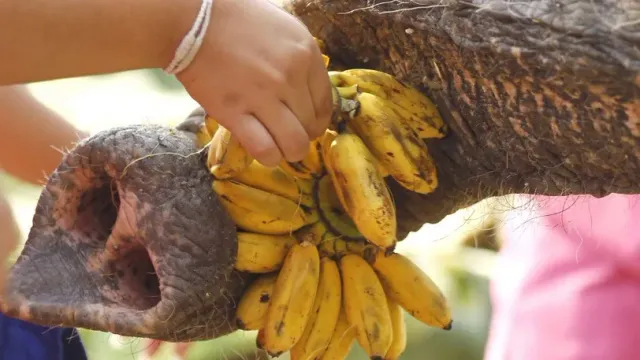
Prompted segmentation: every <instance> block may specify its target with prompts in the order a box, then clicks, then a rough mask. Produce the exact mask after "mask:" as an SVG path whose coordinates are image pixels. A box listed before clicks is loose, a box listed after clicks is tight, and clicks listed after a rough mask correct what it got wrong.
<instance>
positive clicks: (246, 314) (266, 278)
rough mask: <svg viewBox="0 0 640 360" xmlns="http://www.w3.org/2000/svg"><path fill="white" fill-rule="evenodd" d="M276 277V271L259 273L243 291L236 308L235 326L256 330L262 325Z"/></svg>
mask: <svg viewBox="0 0 640 360" xmlns="http://www.w3.org/2000/svg"><path fill="white" fill-rule="evenodd" d="M277 277H278V274H277V273H271V274H265V275H261V276H259V277H258V278H257V279H255V280H254V281H253V282H252V283H251V285H249V287H248V288H247V290H245V291H244V294H242V298H240V302H239V303H238V307H237V309H236V326H238V328H239V329H241V330H258V329H260V328H262V327H263V325H264V323H265V319H266V314H267V309H269V302H270V301H271V295H272V293H273V287H274V285H275V283H276V279H277Z"/></svg>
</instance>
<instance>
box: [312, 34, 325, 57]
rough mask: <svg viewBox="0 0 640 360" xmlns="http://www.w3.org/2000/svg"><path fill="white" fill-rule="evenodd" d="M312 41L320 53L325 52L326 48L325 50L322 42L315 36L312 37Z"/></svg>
mask: <svg viewBox="0 0 640 360" xmlns="http://www.w3.org/2000/svg"><path fill="white" fill-rule="evenodd" d="M313 40H315V41H316V45H318V47H319V48H320V52H321V53H323V54H324V53H325V51H327V48H326V45H325V43H324V41H322V40H320V39H318V38H317V37H315V36H314V37H313Z"/></svg>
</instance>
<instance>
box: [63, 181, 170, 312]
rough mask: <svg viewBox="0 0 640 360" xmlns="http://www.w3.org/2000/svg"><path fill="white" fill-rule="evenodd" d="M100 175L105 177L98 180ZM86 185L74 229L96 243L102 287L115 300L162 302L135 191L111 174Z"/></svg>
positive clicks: (141, 304) (138, 306)
mask: <svg viewBox="0 0 640 360" xmlns="http://www.w3.org/2000/svg"><path fill="white" fill-rule="evenodd" d="M98 179H99V180H98ZM98 179H95V180H94V181H93V182H92V184H91V186H87V187H85V188H84V189H82V190H80V191H81V192H80V194H79V196H78V197H76V199H77V200H76V201H77V206H76V211H75V220H74V221H73V222H72V223H73V229H72V231H71V232H72V233H76V234H78V235H79V237H78V238H80V239H84V241H86V242H87V243H88V244H91V247H92V248H93V249H94V252H93V256H90V258H91V260H90V261H89V263H90V264H93V265H92V266H91V267H92V268H93V270H94V271H95V273H94V275H95V276H98V277H99V281H98V284H99V291H100V293H101V294H102V297H103V298H104V299H105V300H107V301H108V302H110V303H116V304H118V305H120V306H123V307H125V308H130V309H135V310H146V309H149V308H151V307H153V306H155V305H157V304H158V302H160V282H159V279H158V276H157V275H156V271H155V268H154V265H153V262H152V260H151V258H150V256H149V253H148V251H147V249H146V248H145V247H144V245H143V242H142V241H141V240H140V239H139V237H138V236H137V235H136V234H137V230H138V224H137V218H138V216H139V215H140V214H138V213H137V211H138V210H137V207H136V206H135V205H134V204H135V201H132V198H135V197H131V196H130V195H132V194H131V193H129V192H127V191H120V190H119V185H118V182H117V181H116V180H115V179H113V178H111V177H109V176H107V175H106V174H105V175H103V176H102V177H100V178H98Z"/></svg>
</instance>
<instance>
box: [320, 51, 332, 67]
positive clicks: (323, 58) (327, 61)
mask: <svg viewBox="0 0 640 360" xmlns="http://www.w3.org/2000/svg"><path fill="white" fill-rule="evenodd" d="M322 60H323V61H324V67H329V63H330V62H331V59H329V57H328V56H327V55H325V54H322Z"/></svg>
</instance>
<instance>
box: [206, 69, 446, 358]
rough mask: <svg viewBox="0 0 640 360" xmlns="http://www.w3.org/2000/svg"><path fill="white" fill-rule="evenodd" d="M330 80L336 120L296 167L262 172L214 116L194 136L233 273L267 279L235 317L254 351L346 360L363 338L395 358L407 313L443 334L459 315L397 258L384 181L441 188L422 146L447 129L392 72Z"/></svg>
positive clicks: (367, 346) (372, 353)
mask: <svg viewBox="0 0 640 360" xmlns="http://www.w3.org/2000/svg"><path fill="white" fill-rule="evenodd" d="M325 60H328V58H325ZM327 63H328V61H327ZM329 77H330V79H331V82H332V84H333V89H334V106H335V108H336V110H335V114H334V115H335V116H334V120H333V121H332V125H331V126H330V128H329V129H328V130H327V131H326V132H325V134H324V135H323V136H321V137H319V138H317V139H314V140H312V141H311V143H310V151H309V154H308V155H307V157H306V158H305V159H303V160H302V161H300V162H296V163H289V162H286V161H283V162H282V163H281V164H280V166H278V167H275V168H268V167H265V166H263V165H261V164H260V163H259V162H257V161H256V160H254V159H253V158H252V157H251V156H250V155H249V154H248V153H247V152H246V151H245V150H244V149H243V147H242V146H241V144H240V143H239V142H238V141H237V139H236V138H235V137H234V136H233V135H232V134H231V133H230V132H229V131H228V130H227V129H226V128H224V127H223V126H221V125H220V124H218V123H217V122H216V121H215V120H214V119H213V118H211V117H208V116H205V117H204V121H202V122H201V123H200V124H199V125H198V126H197V129H196V130H194V132H196V133H197V137H196V138H197V142H198V143H199V146H201V147H207V146H208V153H207V166H208V168H209V170H210V172H211V173H212V174H213V176H214V177H215V180H214V181H213V190H214V191H215V192H216V193H217V194H218V196H219V197H220V200H221V202H222V204H223V206H224V207H225V208H226V210H227V212H228V213H229V215H230V216H231V218H232V219H233V220H234V222H235V223H236V225H237V227H238V254H237V259H236V263H235V268H236V269H237V270H239V271H246V272H251V273H256V274H260V275H259V276H258V277H257V278H256V280H255V281H254V282H253V283H252V284H251V285H250V286H249V287H248V288H247V290H246V291H245V293H244V295H243V297H242V299H241V301H240V303H239V304H238V307H237V312H236V322H237V325H238V327H239V328H240V329H243V330H258V337H257V344H258V346H259V347H260V348H261V349H264V350H265V351H267V352H268V353H269V354H270V355H272V356H278V355H279V354H282V353H284V352H286V351H289V352H290V355H291V358H292V359H293V360H297V359H304V360H311V359H333V360H339V359H344V358H345V357H346V356H347V354H348V353H349V351H350V349H351V346H352V344H353V343H354V342H356V341H357V342H358V343H359V344H360V345H361V346H362V347H363V349H364V350H365V351H366V352H367V354H368V355H369V357H370V358H371V359H397V358H399V356H400V354H401V353H402V352H403V351H404V348H405V345H406V334H405V324H404V317H403V312H402V309H404V310H406V311H407V312H408V313H409V314H411V315H412V316H413V317H415V318H417V319H419V320H420V321H422V322H424V323H425V324H427V325H430V326H434V327H439V328H441V329H445V330H448V329H450V328H451V323H452V320H451V313H450V310H449V308H448V305H447V302H446V299H445V298H444V296H443V294H442V293H441V291H440V290H439V289H438V287H437V286H436V284H435V283H434V282H433V281H432V280H431V279H430V278H429V276H428V275H427V274H425V273H424V272H423V271H422V270H420V269H419V268H418V267H417V266H416V265H415V264H414V263H412V262H411V261H410V260H409V259H408V258H406V257H404V256H403V255H401V254H399V253H395V252H394V248H395V245H396V242H397V236H396V213H395V205H394V203H393V198H392V196H391V193H390V191H389V189H388V187H387V185H386V182H385V177H388V176H390V177H392V178H393V179H395V180H396V181H397V182H398V183H399V184H401V185H402V186H403V187H405V188H407V189H410V190H411V191H416V192H419V193H429V192H431V191H433V190H434V189H435V188H436V186H437V185H438V183H437V175H436V169H435V167H434V164H433V161H432V159H431V157H430V155H429V152H428V149H427V147H426V145H425V144H424V142H423V139H426V138H442V137H444V136H445V132H446V127H445V125H444V122H443V121H442V119H441V118H440V116H439V114H438V112H437V109H436V107H435V105H434V104H433V103H432V102H431V101H430V100H429V99H428V98H426V97H424V96H423V95H422V94H421V93H419V92H418V91H417V90H415V89H413V88H411V87H408V86H406V85H404V84H402V83H400V82H399V81H397V80H396V79H395V78H394V77H392V76H391V75H388V74H385V73H383V72H379V71H375V70H368V69H350V70H345V71H342V72H335V71H329Z"/></svg>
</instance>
